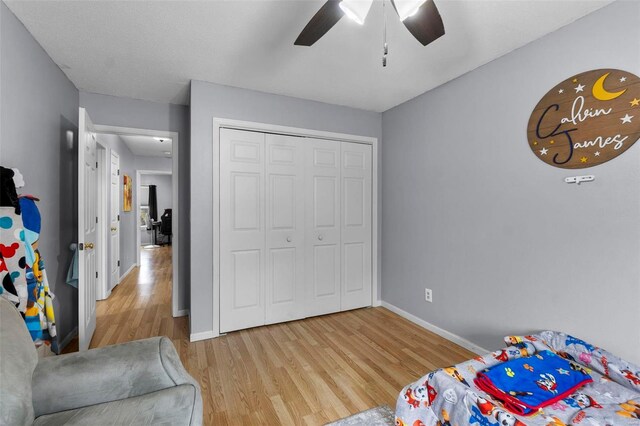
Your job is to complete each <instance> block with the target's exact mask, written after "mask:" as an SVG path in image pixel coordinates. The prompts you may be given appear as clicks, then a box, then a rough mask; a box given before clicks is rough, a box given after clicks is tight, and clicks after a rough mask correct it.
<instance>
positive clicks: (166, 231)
mask: <svg viewBox="0 0 640 426" xmlns="http://www.w3.org/2000/svg"><path fill="white" fill-rule="evenodd" d="M160 220H161V222H162V224H161V225H160V233H161V234H162V235H164V236H165V237H166V240H165V242H164V243H163V244H162V245H166V244H168V245H171V235H172V229H171V209H164V213H162V216H161V217H160Z"/></svg>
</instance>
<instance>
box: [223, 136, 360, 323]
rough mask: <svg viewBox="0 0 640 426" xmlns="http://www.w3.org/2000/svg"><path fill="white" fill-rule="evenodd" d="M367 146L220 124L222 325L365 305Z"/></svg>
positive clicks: (324, 312)
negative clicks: (227, 126)
mask: <svg viewBox="0 0 640 426" xmlns="http://www.w3.org/2000/svg"><path fill="white" fill-rule="evenodd" d="M371 220H372V152H371V145H367V144H360V143H351V142H342V141H334V140H324V139H313V138H308V137H298V136H287V135H279V134H272V133H261V132H254V131H245V130H235V129H226V128H221V129H220V311H219V312H220V332H223V333H224V332H229V331H233V330H240V329H243V328H249V327H255V326H260V325H265V324H272V323H277V322H284V321H291V320H296V319H301V318H305V317H309V316H315V315H323V314H328V313H332V312H338V311H344V310H348V309H355V308H361V307H364V306H370V305H371V286H372V224H371Z"/></svg>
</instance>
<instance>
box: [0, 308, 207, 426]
mask: <svg viewBox="0 0 640 426" xmlns="http://www.w3.org/2000/svg"><path fill="white" fill-rule="evenodd" d="M0 424H1V425H5V424H6V425H30V424H33V425H76V424H86V425H96V424H100V425H114V424H117V425H150V424H154V425H155V424H167V425H201V424H202V397H201V394H200V387H199V386H198V383H197V382H196V381H195V380H194V379H193V378H192V377H191V376H190V375H189V374H188V373H187V372H186V370H185V369H184V367H183V366H182V363H181V362H180V358H179V357H178V354H177V353H176V350H175V348H174V347H173V344H172V343H171V341H170V340H169V339H167V338H166V337H154V338H151V339H145V340H138V341H135V342H129V343H124V344H121V345H114V346H108V347H105V348H101V349H92V350H89V351H86V352H79V353H73V354H68V355H61V356H56V357H48V358H44V359H41V360H39V361H38V357H37V354H36V350H35V348H34V346H33V342H32V341H31V338H30V336H29V332H28V331H27V327H26V325H25V324H24V320H23V319H22V317H21V316H20V314H19V313H18V311H17V310H16V309H15V308H14V307H13V305H12V304H11V303H10V302H8V301H7V300H5V299H4V298H2V297H0Z"/></svg>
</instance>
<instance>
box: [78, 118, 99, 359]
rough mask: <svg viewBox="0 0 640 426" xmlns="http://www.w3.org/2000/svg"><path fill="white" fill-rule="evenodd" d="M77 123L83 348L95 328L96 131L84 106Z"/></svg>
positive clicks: (79, 302)
mask: <svg viewBox="0 0 640 426" xmlns="http://www.w3.org/2000/svg"><path fill="white" fill-rule="evenodd" d="M78 123H79V125H78V239H79V252H78V277H79V280H78V334H79V340H80V341H79V349H80V350H81V351H84V350H87V349H89V344H90V343H91V338H92V337H93V332H94V331H95V329H96V286H97V277H96V274H97V267H96V264H97V259H96V251H95V244H96V241H97V218H98V198H97V194H98V180H97V170H96V169H97V163H96V159H97V157H96V132H95V129H94V127H93V123H92V122H91V119H90V118H89V115H87V112H86V111H85V109H84V108H80V116H79V120H78Z"/></svg>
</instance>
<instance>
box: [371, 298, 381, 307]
mask: <svg viewBox="0 0 640 426" xmlns="http://www.w3.org/2000/svg"><path fill="white" fill-rule="evenodd" d="M371 306H373V307H374V308H375V307H377V306H382V300H380V299H378V300H376V301H375V302H373V305H371Z"/></svg>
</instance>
